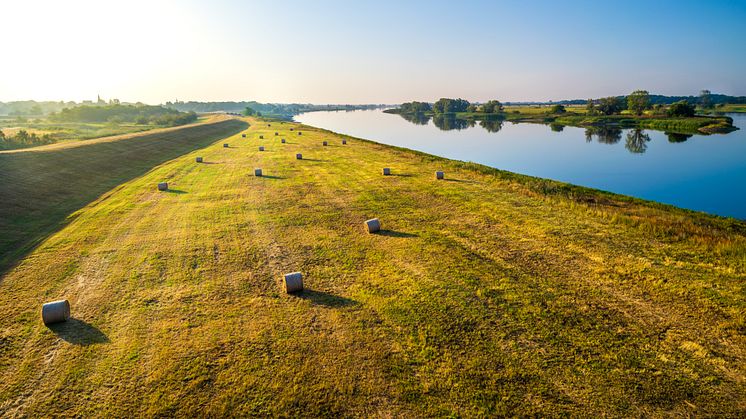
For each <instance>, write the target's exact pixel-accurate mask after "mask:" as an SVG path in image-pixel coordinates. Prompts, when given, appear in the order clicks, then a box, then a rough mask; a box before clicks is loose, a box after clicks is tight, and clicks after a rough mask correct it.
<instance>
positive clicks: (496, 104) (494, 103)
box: [482, 100, 503, 113]
mask: <svg viewBox="0 0 746 419" xmlns="http://www.w3.org/2000/svg"><path fill="white" fill-rule="evenodd" d="M502 110H503V104H502V103H500V101H499V100H490V101H488V102H487V103H485V104H484V105H482V112H484V113H497V112H502Z"/></svg>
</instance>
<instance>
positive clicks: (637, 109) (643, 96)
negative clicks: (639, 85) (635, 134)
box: [627, 90, 650, 116]
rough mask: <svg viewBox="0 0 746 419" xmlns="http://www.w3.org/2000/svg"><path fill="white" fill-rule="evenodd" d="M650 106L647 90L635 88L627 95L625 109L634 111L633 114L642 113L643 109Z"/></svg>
mask: <svg viewBox="0 0 746 419" xmlns="http://www.w3.org/2000/svg"><path fill="white" fill-rule="evenodd" d="M649 107H650V94H649V93H648V91H647V90H635V91H634V92H632V93H631V94H630V95H629V96H627V109H629V110H631V111H632V112H634V113H635V115H638V116H639V115H642V113H643V112H644V111H645V109H648V108H649Z"/></svg>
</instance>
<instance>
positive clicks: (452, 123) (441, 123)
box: [433, 114, 476, 131]
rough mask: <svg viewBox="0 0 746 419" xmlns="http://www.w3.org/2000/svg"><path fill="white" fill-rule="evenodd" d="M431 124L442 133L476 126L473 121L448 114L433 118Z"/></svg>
mask: <svg viewBox="0 0 746 419" xmlns="http://www.w3.org/2000/svg"><path fill="white" fill-rule="evenodd" d="M433 124H435V126H436V127H438V128H440V129H441V130H442V131H451V130H454V129H455V130H459V131H460V130H462V129H467V128H471V127H473V126H474V125H476V123H475V122H474V121H471V120H468V119H459V118H456V117H455V116H453V115H449V114H446V115H435V116H433Z"/></svg>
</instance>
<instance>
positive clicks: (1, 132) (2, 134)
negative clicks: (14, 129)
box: [0, 130, 5, 140]
mask: <svg viewBox="0 0 746 419" xmlns="http://www.w3.org/2000/svg"><path fill="white" fill-rule="evenodd" d="M4 139H5V133H4V132H3V130H0V140H4Z"/></svg>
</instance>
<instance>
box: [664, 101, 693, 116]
mask: <svg viewBox="0 0 746 419" xmlns="http://www.w3.org/2000/svg"><path fill="white" fill-rule="evenodd" d="M694 111H695V110H694V105H690V104H689V103H688V102H686V101H685V100H682V101H679V102H676V103H674V104H672V105H671V106H669V107H668V116H680V117H690V116H694Z"/></svg>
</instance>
